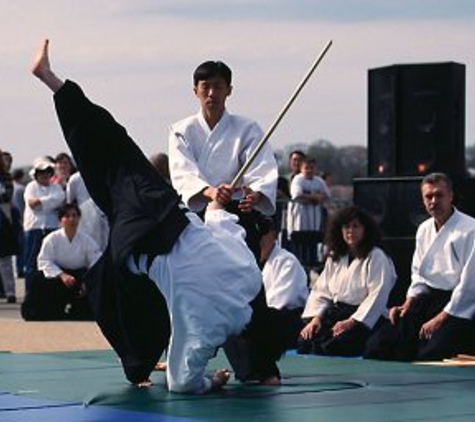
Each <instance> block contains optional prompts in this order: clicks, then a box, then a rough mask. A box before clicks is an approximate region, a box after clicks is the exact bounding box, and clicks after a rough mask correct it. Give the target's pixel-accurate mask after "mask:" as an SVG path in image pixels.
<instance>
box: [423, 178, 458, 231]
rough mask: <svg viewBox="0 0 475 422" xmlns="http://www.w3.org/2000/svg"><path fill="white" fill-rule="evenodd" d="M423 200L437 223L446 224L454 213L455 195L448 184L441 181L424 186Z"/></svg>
mask: <svg viewBox="0 0 475 422" xmlns="http://www.w3.org/2000/svg"><path fill="white" fill-rule="evenodd" d="M421 191H422V200H423V201H424V206H425V208H426V210H427V212H428V213H429V215H430V216H431V217H434V219H435V220H437V221H442V222H445V220H446V219H447V218H448V217H449V216H450V214H451V213H452V201H453V193H452V191H451V190H450V188H449V187H448V186H447V183H445V182H443V181H440V182H437V183H434V184H431V183H426V184H424V185H422V188H421Z"/></svg>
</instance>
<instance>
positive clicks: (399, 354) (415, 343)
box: [365, 173, 475, 361]
mask: <svg viewBox="0 0 475 422" xmlns="http://www.w3.org/2000/svg"><path fill="white" fill-rule="evenodd" d="M421 194H422V200H423V202H424V206H425V208H426V211H427V213H428V214H429V215H430V218H429V219H428V220H426V221H424V222H423V223H422V224H421V225H420V226H419V228H418V229H417V233H416V248H415V251H414V255H413V259H412V270H411V271H412V276H411V284H410V286H409V289H408V291H407V295H406V300H405V301H404V303H403V304H402V305H399V306H394V307H393V308H391V309H390V313H389V321H387V322H386V324H385V325H384V326H382V327H381V328H380V329H379V330H378V332H376V333H375V334H374V336H373V338H371V339H370V341H369V342H368V345H367V349H366V351H365V357H367V358H370V359H383V360H384V359H388V360H401V361H412V360H440V359H444V358H450V357H453V356H455V355H457V354H459V353H473V351H474V350H475V348H474V347H475V343H474V341H473V338H474V337H475V330H474V328H475V327H474V323H473V317H474V316H475V279H474V277H475V219H473V218H472V217H470V216H468V215H466V214H464V213H462V212H460V211H458V210H457V209H456V208H454V206H453V197H454V193H453V187H452V181H451V180H450V178H449V177H448V176H447V175H446V174H444V173H431V174H429V175H427V176H425V177H424V179H423V180H422V182H421Z"/></svg>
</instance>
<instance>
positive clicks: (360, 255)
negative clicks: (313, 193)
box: [298, 207, 396, 356]
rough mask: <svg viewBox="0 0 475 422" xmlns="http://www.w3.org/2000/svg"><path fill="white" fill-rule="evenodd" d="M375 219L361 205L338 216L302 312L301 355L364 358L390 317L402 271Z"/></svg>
mask: <svg viewBox="0 0 475 422" xmlns="http://www.w3.org/2000/svg"><path fill="white" fill-rule="evenodd" d="M379 242H380V234H379V230H378V228H377V226H376V223H375V222H374V221H373V219H372V218H371V217H370V216H369V215H368V214H366V213H365V212H363V211H362V210H360V209H358V208H356V207H349V208H345V209H343V210H341V211H340V212H339V213H338V214H336V215H335V217H334V218H333V220H332V222H331V224H330V226H329V228H328V231H327V239H326V245H327V248H328V258H327V260H326V263H325V268H324V269H323V271H322V273H321V275H320V276H319V278H318V280H317V281H316V283H315V285H314V287H313V289H312V291H311V293H310V296H309V298H308V300H307V303H306V305H305V310H304V312H303V314H302V318H303V319H304V321H307V323H306V325H305V327H304V328H303V329H302V330H301V332H300V338H299V347H298V351H299V353H315V354H323V355H334V356H359V355H361V354H362V352H363V349H364V346H365V343H366V340H367V339H368V337H369V335H370V334H371V332H372V331H373V329H374V327H375V325H376V324H377V322H378V320H379V319H380V318H381V317H382V316H383V315H384V314H386V313H387V307H386V304H387V301H388V297H389V293H390V292H391V289H392V287H393V286H394V283H395V280H396V273H395V270H394V265H393V263H392V261H391V259H390V258H389V257H388V256H387V255H386V254H385V253H384V252H383V251H382V250H381V249H380V248H379V247H378V244H379Z"/></svg>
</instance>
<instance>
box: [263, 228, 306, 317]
mask: <svg viewBox="0 0 475 422" xmlns="http://www.w3.org/2000/svg"><path fill="white" fill-rule="evenodd" d="M260 262H261V265H263V268H262V279H263V282H264V287H265V291H266V299H267V304H268V305H269V306H270V307H272V308H275V309H288V310H299V309H300V311H302V310H303V307H304V306H305V302H306V300H307V297H308V294H309V289H308V276H307V273H306V272H305V269H304V268H303V267H302V265H301V264H300V262H299V261H298V259H297V258H296V256H295V255H294V254H292V253H291V252H289V251H287V250H285V249H282V248H281V247H280V246H279V244H278V243H277V233H276V232H275V231H274V230H270V231H269V232H268V233H267V234H265V235H264V236H263V237H262V239H261V260H260Z"/></svg>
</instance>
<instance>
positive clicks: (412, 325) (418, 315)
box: [364, 289, 475, 361]
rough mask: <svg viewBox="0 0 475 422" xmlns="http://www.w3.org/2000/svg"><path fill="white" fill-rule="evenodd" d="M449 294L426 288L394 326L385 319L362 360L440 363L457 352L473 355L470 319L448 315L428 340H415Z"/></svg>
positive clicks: (474, 327) (473, 332)
mask: <svg viewBox="0 0 475 422" xmlns="http://www.w3.org/2000/svg"><path fill="white" fill-rule="evenodd" d="M451 296H452V291H443V290H436V289H430V291H429V292H428V293H427V294H424V295H421V296H418V297H417V298H416V299H415V303H414V305H413V306H412V308H411V310H410V311H409V312H408V313H407V314H406V315H405V316H404V317H402V318H400V319H399V321H398V323H397V324H396V325H392V324H391V322H390V321H389V320H386V321H385V322H384V324H383V325H382V326H381V327H380V328H379V329H378V330H377V331H376V332H375V333H374V335H372V336H371V338H370V339H369V340H368V342H367V345H366V350H365V352H364V357H365V358H367V359H380V360H397V361H413V360H441V359H446V358H450V357H453V356H455V355H457V354H458V353H473V351H474V344H475V343H474V338H475V325H474V323H473V321H472V320H468V319H464V318H457V317H454V316H449V318H448V319H447V320H446V321H445V322H444V323H443V324H442V326H441V327H440V328H439V329H438V330H437V331H436V332H435V333H434V334H433V335H432V337H431V338H430V340H422V339H420V338H419V332H420V329H421V327H422V325H423V324H424V323H426V322H427V321H429V320H430V319H432V318H434V317H435V316H436V315H437V314H439V313H440V312H441V311H442V310H443V309H444V307H445V305H446V304H447V303H448V302H449V300H450V298H451Z"/></svg>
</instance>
